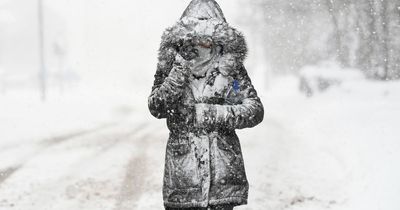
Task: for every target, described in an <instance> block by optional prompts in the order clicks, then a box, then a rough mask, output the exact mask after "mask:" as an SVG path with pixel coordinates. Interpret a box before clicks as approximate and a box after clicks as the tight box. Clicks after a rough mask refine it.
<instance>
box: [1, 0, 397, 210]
mask: <svg viewBox="0 0 400 210" xmlns="http://www.w3.org/2000/svg"><path fill="white" fill-rule="evenodd" d="M189 2H190V1H189V0H169V1H156V0H147V1H138V0H114V1H111V0H84V1H79V0H52V1H50V0H0V209H1V210H3V209H4V210H9V209H21V210H22V209H23V210H27V209H41V210H43V209H52V210H54V209H57V210H61V209H90V210H92V209H115V210H121V209H143V208H147V209H154V210H155V209H162V198H161V184H162V183H161V182H162V175H163V174H162V173H163V157H164V150H165V144H166V139H167V136H168V131H167V129H166V126H165V125H164V124H165V123H164V121H162V120H156V119H154V118H152V117H151V115H150V114H149V112H148V110H147V97H148V95H149V94H150V90H151V86H152V83H153V75H154V74H155V70H156V64H157V53H158V47H159V43H160V40H161V34H162V33H163V31H164V30H165V28H167V27H169V26H171V25H173V24H174V23H175V22H176V21H177V20H178V19H179V17H180V16H181V14H182V12H183V11H184V9H185V8H186V6H187V5H188V4H189ZM217 2H218V3H219V4H220V5H221V7H222V9H223V11H224V13H225V16H226V18H227V20H228V22H229V23H230V24H231V25H232V26H234V27H236V28H237V29H239V30H240V31H242V32H243V33H244V35H245V37H246V39H247V43H248V47H249V55H248V57H247V60H246V62H245V65H246V67H247V71H248V72H249V75H250V77H251V78H252V80H253V84H254V86H255V88H256V89H257V91H258V94H259V96H260V97H261V99H262V101H263V103H264V106H265V109H266V116H265V120H264V122H263V123H262V124H261V125H259V126H258V127H256V128H254V129H248V130H244V131H239V132H238V133H239V136H240V137H241V141H242V147H243V152H244V157H245V163H246V169H247V172H248V176H249V180H250V183H251V189H250V200H249V205H248V206H244V207H240V208H238V209H249V210H250V209H252V210H259V209H308V210H312V209H318V210H320V209H352V210H354V209H364V210H368V209H371V210H376V209H385V210H398V209H399V208H400V205H399V204H398V202H396V200H397V199H398V196H400V182H399V181H398V178H397V177H399V176H400V168H399V167H398V166H397V165H398V164H397V165H396V163H398V161H400V155H399V154H398V151H400V142H399V137H400V134H399V133H398V131H397V130H398V124H399V120H398V119H400V109H399V108H398V107H400V82H399V79H400V2H399V1H397V0H365V1H356V0H280V1H272V0H252V1H245V0H218V1H217Z"/></svg>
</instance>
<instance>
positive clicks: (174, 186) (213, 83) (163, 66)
mask: <svg viewBox="0 0 400 210" xmlns="http://www.w3.org/2000/svg"><path fill="white" fill-rule="evenodd" d="M246 53H247V48H246V43H245V40H244V37H243V35H242V34H241V33H239V32H238V31H237V30H236V29H234V28H232V27H230V26H229V24H228V23H227V22H226V20H225V17H224V15H223V13H222V11H221V9H220V7H219V5H218V4H217V3H216V2H215V1H214V0H193V1H192V2H191V3H190V4H189V6H188V7H187V9H186V10H185V12H184V13H183V15H182V17H181V18H180V20H179V21H178V22H177V23H176V24H175V25H174V26H173V27H171V28H168V29H167V30H166V31H165V33H164V34H163V36H162V42H161V47H160V50H159V58H158V59H159V62H158V66H157V72H156V74H155V81H154V86H153V88H152V92H151V95H150V97H149V100H148V101H149V109H150V112H151V114H152V115H154V116H155V117H156V118H159V119H161V118H166V120H167V126H168V128H169V130H170V135H169V139H168V143H167V148H166V158H165V171H164V183H163V198H164V206H165V207H166V209H171V210H172V209H221V210H223V209H226V210H229V209H233V207H234V206H237V205H243V204H247V197H248V189H249V184H248V181H247V178H246V173H245V168H244V163H243V157H242V152H241V147H240V143H239V139H238V137H237V135H236V133H235V129H243V128H249V127H253V126H256V125H257V124H259V123H260V122H261V121H262V120H263V117H264V109H263V105H262V103H261V101H260V99H259V97H258V96H257V93H256V91H255V90H254V88H253V86H252V84H251V81H250V78H249V76H248V75H247V72H246V69H245V67H244V66H243V61H244V59H245V57H246Z"/></svg>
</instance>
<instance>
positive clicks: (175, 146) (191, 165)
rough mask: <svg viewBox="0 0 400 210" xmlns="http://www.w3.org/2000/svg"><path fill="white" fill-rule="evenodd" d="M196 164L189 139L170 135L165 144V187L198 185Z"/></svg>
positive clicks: (174, 187)
mask: <svg viewBox="0 0 400 210" xmlns="http://www.w3.org/2000/svg"><path fill="white" fill-rule="evenodd" d="M197 165H198V164H197V159H196V157H195V155H194V152H193V151H192V147H191V145H190V141H189V139H188V138H187V137H184V136H183V137H177V136H171V137H170V140H169V141H168V145H167V156H166V168H165V175H167V177H164V178H167V179H166V180H165V181H166V182H165V183H164V184H166V186H165V187H168V188H170V189H171V190H175V189H189V188H198V187H200V177H199V171H198V170H199V169H198V167H197Z"/></svg>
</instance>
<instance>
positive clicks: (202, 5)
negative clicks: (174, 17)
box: [181, 0, 226, 23]
mask: <svg viewBox="0 0 400 210" xmlns="http://www.w3.org/2000/svg"><path fill="white" fill-rule="evenodd" d="M184 18H190V19H197V20H218V21H220V22H224V23H226V19H225V16H224V14H223V12H222V10H221V7H220V6H219V5H218V3H217V2H215V1H214V0H192V1H191V2H190V4H189V6H188V7H187V8H186V10H185V11H184V12H183V14H182V17H181V20H182V19H184Z"/></svg>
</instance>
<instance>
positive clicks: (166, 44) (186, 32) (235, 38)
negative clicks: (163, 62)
mask: <svg viewBox="0 0 400 210" xmlns="http://www.w3.org/2000/svg"><path fill="white" fill-rule="evenodd" d="M193 24H196V23H195V22H191V21H190V20H189V21H188V20H186V21H185V20H181V21H178V22H177V23H176V24H175V25H174V26H172V27H170V28H167V29H166V31H165V32H164V34H163V36H162V41H161V49H160V51H162V50H164V49H167V48H174V49H178V48H179V47H180V46H182V43H183V42H184V41H187V40H191V39H193V37H199V36H204V37H210V38H211V39H212V40H213V42H214V44H217V45H219V46H221V47H222V54H228V53H230V54H232V55H233V56H234V57H235V58H236V60H237V61H238V62H239V63H243V61H244V60H245V58H246V55H247V44H246V41H245V38H244V36H243V35H242V33H240V32H239V31H237V30H236V29H235V28H233V27H231V26H229V24H228V23H219V24H216V25H215V27H214V30H213V33H212V34H197V33H196V32H195V31H194V30H193V27H192V26H193Z"/></svg>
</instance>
